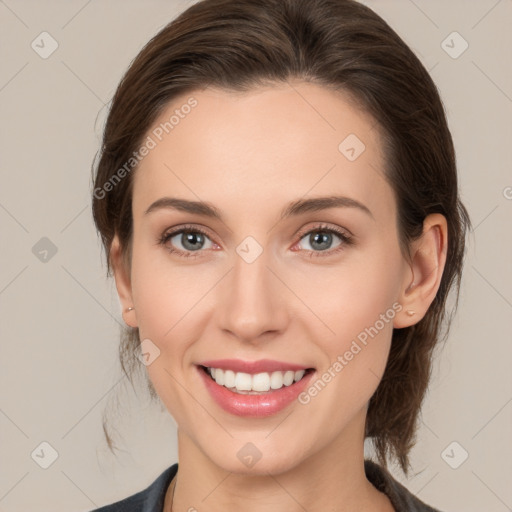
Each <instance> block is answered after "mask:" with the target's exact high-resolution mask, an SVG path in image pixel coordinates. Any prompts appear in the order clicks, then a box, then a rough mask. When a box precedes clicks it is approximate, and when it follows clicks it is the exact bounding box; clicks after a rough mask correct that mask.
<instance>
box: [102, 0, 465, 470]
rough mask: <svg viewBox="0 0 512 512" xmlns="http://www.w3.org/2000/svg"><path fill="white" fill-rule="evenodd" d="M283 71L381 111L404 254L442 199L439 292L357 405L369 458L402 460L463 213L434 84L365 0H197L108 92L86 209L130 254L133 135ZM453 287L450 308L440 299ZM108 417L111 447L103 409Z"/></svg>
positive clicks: (396, 335)
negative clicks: (170, 113) (179, 108)
mask: <svg viewBox="0 0 512 512" xmlns="http://www.w3.org/2000/svg"><path fill="white" fill-rule="evenodd" d="M289 79H300V80H307V81H311V82H313V83H317V84H319V85H323V86H325V87H329V88H331V89H335V90H341V91H344V92H345V93H348V94H350V95H351V96H352V97H353V98H355V99H356V100H357V102H358V104H359V105H360V107H361V108H362V109H364V110H365V111H366V112H368V113H370V114H371V115H372V116H373V118H374V119H375V120H376V121H377V123H378V127H379V129H380V131H381V133H382V143H383V148H384V150H385V160H386V161H385V175H386V179H387V180H388V182H389V183H390V185H391V186H392V188H393V190H394V192H395V197H396V201H397V208H398V219H397V223H398V225H397V229H398V232H399V240H400V246H401V249H402V253H403V254H404V256H405V257H407V258H409V257H410V255H409V254H408V248H409V243H410V242H411V241H412V240H414V239H416V238H417V237H418V236H420V235H421V233H422V227H423V220H424V219H425V217H426V216H427V215H429V214H431V213H441V214H442V215H444V216H445V217H446V220H447V224H448V241H449V243H448V249H447V255H446V256H447V258H446V265H445V269H444V273H443V276H442V279H441V283H440V287H439V290H438V293H437V295H436V297H435V299H434V301H433V302H432V304H431V306H430V308H429V309H428V311H427V313H426V314H425V316H424V317H423V319H421V320H420V321H419V322H418V323H417V324H415V325H413V326H411V327H407V328H403V329H395V330H394V331H393V337H392V345H391V351H390V355H389V361H388V364H387V367H386V370H385V372H384V375H383V378H382V380H381V382H380V384H379V386H378V388H377V390H376V392H375V393H374V395H373V396H372V398H371V400H370V403H369V408H368V414H367V421H366V432H365V435H366V437H370V438H371V440H372V441H373V444H374V447H375V450H376V454H377V458H378V460H379V462H380V463H381V464H382V465H384V466H387V460H386V459H387V458H388V457H394V458H395V459H396V460H397V461H398V462H399V464H400V466H401V468H402V470H403V471H404V473H405V474H408V470H409V467H410V463H409V457H408V453H409V451H410V449H411V448H412V446H414V443H415V432H416V428H417V421H418V415H419V412H420V407H421V404H422V402H423V398H424V396H425V392H426V389H427V385H428V382H429V379H430V375H431V367H432V359H433V351H434V348H435V347H436V345H437V344H438V342H439V341H441V340H442V341H444V340H445V339H446V337H447V335H448V330H449V326H450V323H451V319H452V315H453V313H454V312H455V310H456V309H457V305H458V296H459V289H460V280H461V273H462V267H463V259H464V251H465V236H466V230H467V229H468V228H469V227H471V222H470V219H469V215H468V213H467V211H466V209H465V207H464V205H463V204H462V202H461V201H460V199H459V196H458V185H457V172H456V164H455V152H454V146H453V142H452V138H451V135H450V131H449V129H448V126H447V121H446V118H445V113H444V109H443V105H442V102H441V99H440V97H439V93H438V91H437V88H436V86H435V84H434V82H433V81H432V79H431V77H430V76H429V74H428V72H427V71H426V69H425V68H424V66H423V65H422V64H421V62H420V61H419V59H418V58H417V57H416V56H415V55H414V53H413V52H412V51H411V50H410V48H409V47H408V46H407V45H406V44H405V43H404V42H403V41H402V39H401V38H400V37H399V36H398V35H397V34H396V33H395V32H394V31H393V29H391V28H390V27H389V25H388V24H387V23H386V22H385V21H384V20H383V19H382V18H380V17H379V16H378V15H377V14H376V13H374V12H373V11H372V10H371V9H369V8H367V7H365V6H364V5H362V4H360V3H358V2H356V1H354V0H257V1H255V0H236V1H235V0H203V1H200V2H198V3H196V4H194V5H192V6H191V7H190V8H188V9H187V10H186V11H184V12H183V13H182V14H181V15H180V16H178V17H177V18H176V19H175V20H174V21H172V22H171V23H169V24H168V25H167V26H165V27H164V28H163V29H162V30H161V31H160V32H159V33H158V34H157V35H156V36H155V37H153V39H151V41H149V42H148V43H147V44H146V46H145V47H144V48H143V49H142V50H141V52H140V53H139V54H138V56H137V57H136V58H135V59H134V61H133V62H132V63H131V65H130V67H129V69H128V71H127V72H126V74H125V75H124V77H123V79H122V81H121V82H120V84H119V86H118V88H117V91H116V93H115V95H114V98H113V101H112V105H111V108H110V112H109V115H108V119H107V122H106V126H105V129H104V136H103V146H102V148H101V151H100V159H99V162H98V165H97V172H96V175H95V180H94V187H95V188H94V192H93V216H94V221H95V223H96V226H97V229H98V231H99V233H100V234H101V237H102V242H103V245H104V249H105V253H106V257H107V275H108V274H109V272H110V270H111V265H110V256H109V254H110V248H111V243H112V239H113V237H114V235H115V234H116V233H117V234H118V236H119V238H120V242H121V245H122V249H123V255H124V256H125V257H126V262H127V264H128V265H129V264H130V252H131V251H130V246H131V235H132V213H131V200H132V181H133V172H128V173H126V176H125V177H123V179H121V180H118V182H116V184H115V186H113V187H109V188H108V193H105V190H107V188H106V187H105V184H106V183H107V182H109V181H110V183H112V179H113V177H115V176H114V175H115V174H116V172H118V170H119V169H120V168H122V167H123V166H124V165H125V164H126V162H127V161H129V159H130V157H131V156H132V154H133V152H134V151H136V150H137V149H138V148H139V146H140V144H141V143H142V142H143V140H144V137H145V136H146V135H147V132H148V130H149V129H150V128H151V126H152V123H153V122H154V121H155V119H156V118H157V116H158V115H159V114H160V113H161V111H162V109H163V108H164V107H166V106H167V105H168V103H169V102H170V101H171V100H172V99H173V98H175V97H176V96H178V95H181V94H184V93H187V92H192V91H193V90H197V89H203V88H205V87H207V86H214V87H219V88H222V89H224V90H228V91H242V92H243V91H247V90H250V89H252V88H254V87H257V86H259V85H272V84H276V83H284V82H286V81H287V80H289ZM125 168H126V167H125ZM135 169H136V165H133V169H130V170H132V171H134V170H135ZM118 176H119V175H118ZM453 288H454V290H455V302H454V305H453V308H452V310H451V313H450V314H449V313H448V311H447V307H446V302H447V297H448V293H449V291H450V290H451V289H453ZM445 320H447V321H446V330H445V332H444V336H443V333H442V326H443V323H444V321H445ZM139 343H140V340H139V335H138V329H131V328H129V329H128V328H124V331H123V335H122V340H121V344H120V347H119V354H120V360H121V366H122V368H123V371H124V373H125V374H126V376H127V377H128V378H129V380H130V382H131V383H132V385H133V381H132V375H133V373H134V371H135V369H136V368H138V367H140V366H142V365H140V364H139V363H138V361H137V360H136V357H135V353H136V349H137V348H138V344H139ZM146 382H147V384H148V387H149V390H150V393H151V396H152V398H156V393H155V391H154V389H153V388H152V386H151V383H150V382H149V381H146ZM104 430H105V434H106V435H107V442H108V443H109V446H110V447H111V439H110V437H109V436H108V433H107V430H106V429H105V422H104Z"/></svg>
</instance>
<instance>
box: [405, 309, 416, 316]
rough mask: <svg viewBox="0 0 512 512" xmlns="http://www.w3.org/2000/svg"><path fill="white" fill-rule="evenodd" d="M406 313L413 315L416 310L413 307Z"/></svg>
mask: <svg viewBox="0 0 512 512" xmlns="http://www.w3.org/2000/svg"><path fill="white" fill-rule="evenodd" d="M406 313H407V314H408V315H409V316H413V315H414V311H413V310H412V309H408V310H407V311H406Z"/></svg>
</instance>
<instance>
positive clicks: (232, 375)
mask: <svg viewBox="0 0 512 512" xmlns="http://www.w3.org/2000/svg"><path fill="white" fill-rule="evenodd" d="M208 373H209V374H210V375H211V376H212V377H213V378H214V379H215V382H216V383H217V384H219V385H220V386H225V387H227V388H236V390H237V391H269V390H270V389H280V388H282V387H283V385H284V386H291V385H292V384H293V383H294V382H297V381H298V380H300V379H302V377H303V376H304V373H306V372H305V370H298V371H296V372H294V371H292V370H289V371H286V372H279V371H278V372H272V373H268V372H263V373H256V374H254V375H251V374H250V373H243V372H234V371H232V370H222V369H221V368H208Z"/></svg>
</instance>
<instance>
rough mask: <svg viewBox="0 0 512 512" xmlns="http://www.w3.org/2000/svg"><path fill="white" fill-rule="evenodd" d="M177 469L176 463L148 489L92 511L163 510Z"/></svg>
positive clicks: (153, 511)
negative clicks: (168, 489) (166, 495)
mask: <svg viewBox="0 0 512 512" xmlns="http://www.w3.org/2000/svg"><path fill="white" fill-rule="evenodd" d="M177 471H178V464H177V463H176V464H173V465H172V466H170V467H169V468H167V469H166V470H165V471H164V472H163V473H161V474H160V476H159V477H158V478H157V479H156V480H155V481H154V482H153V483H152V484H151V485H149V486H148V487H146V489H144V490H142V491H139V492H137V493H136V494H133V495H132V496H129V497H128V498H124V499H123V500H121V501H116V502H115V503H111V504H110V505H106V506H104V507H100V508H97V509H94V510H91V512H161V511H162V510H163V506H164V499H165V493H166V492H167V488H168V486H169V484H170V483H171V480H172V479H173V477H174V475H175V474H176V472H177Z"/></svg>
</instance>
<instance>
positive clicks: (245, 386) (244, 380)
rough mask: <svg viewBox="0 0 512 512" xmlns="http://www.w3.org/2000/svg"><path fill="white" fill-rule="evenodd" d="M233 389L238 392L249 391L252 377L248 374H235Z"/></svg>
mask: <svg viewBox="0 0 512 512" xmlns="http://www.w3.org/2000/svg"><path fill="white" fill-rule="evenodd" d="M235 388H236V389H238V390H239V391H251V390H252V377H251V376H250V375H249V374H248V373H242V372H239V373H237V374H236V377H235Z"/></svg>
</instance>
